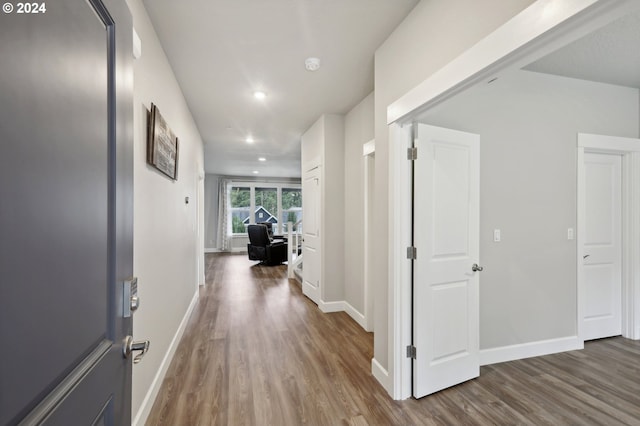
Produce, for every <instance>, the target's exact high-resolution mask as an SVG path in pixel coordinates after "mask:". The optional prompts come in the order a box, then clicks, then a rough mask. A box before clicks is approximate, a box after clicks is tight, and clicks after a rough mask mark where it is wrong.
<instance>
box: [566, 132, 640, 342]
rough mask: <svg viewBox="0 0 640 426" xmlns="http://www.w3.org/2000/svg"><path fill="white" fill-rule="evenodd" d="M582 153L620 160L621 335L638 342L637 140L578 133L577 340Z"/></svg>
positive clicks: (581, 277) (639, 221) (581, 283)
mask: <svg viewBox="0 0 640 426" xmlns="http://www.w3.org/2000/svg"><path fill="white" fill-rule="evenodd" d="M585 153H601V154H614V155H620V156H621V157H622V335H623V336H624V337H627V338H630V339H636V340H637V339H640V323H639V322H638V319H639V318H638V312H640V307H639V306H638V305H639V304H640V302H639V301H638V299H639V298H640V181H639V179H640V139H633V138H622V137H616V136H602V135H591V134H586V133H579V134H578V217H577V228H578V229H577V231H578V232H577V241H576V243H577V253H576V265H577V277H578V283H577V286H578V287H577V292H576V296H577V303H578V309H577V313H578V317H577V324H578V337H579V338H580V339H581V340H584V337H583V328H584V327H583V326H582V316H583V311H584V307H583V306H582V303H581V297H580V296H581V294H582V293H583V292H584V264H583V262H582V256H583V255H584V247H583V242H584V239H585V214H586V211H585V208H586V207H585V195H586V194H585V167H584V155H585Z"/></svg>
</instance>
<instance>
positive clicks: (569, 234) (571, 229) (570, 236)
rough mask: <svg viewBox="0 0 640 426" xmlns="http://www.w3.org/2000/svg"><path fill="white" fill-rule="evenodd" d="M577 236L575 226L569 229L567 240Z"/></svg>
mask: <svg viewBox="0 0 640 426" xmlns="http://www.w3.org/2000/svg"><path fill="white" fill-rule="evenodd" d="M574 238H575V233H574V232H573V228H569V229H567V240H573V239H574Z"/></svg>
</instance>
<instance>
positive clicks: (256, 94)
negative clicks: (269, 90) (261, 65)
mask: <svg viewBox="0 0 640 426" xmlns="http://www.w3.org/2000/svg"><path fill="white" fill-rule="evenodd" d="M253 97H254V98H256V99H264V98H266V97H267V94H266V93H264V92H261V91H259V90H258V91H256V92H253Z"/></svg>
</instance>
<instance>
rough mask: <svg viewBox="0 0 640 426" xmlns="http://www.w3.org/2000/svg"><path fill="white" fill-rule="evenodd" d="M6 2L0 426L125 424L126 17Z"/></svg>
mask: <svg viewBox="0 0 640 426" xmlns="http://www.w3.org/2000/svg"><path fill="white" fill-rule="evenodd" d="M2 3H4V6H3V11H2V12H0V147H1V149H0V280H1V281H0V425H6V424H9V425H12V424H19V423H23V424H48V425H66V426H70V425H91V424H98V425H128V424H130V423H131V360H130V359H129V360H127V359H125V358H124V357H123V354H122V341H123V339H124V337H125V336H126V335H129V334H131V328H132V324H131V318H130V317H129V318H124V317H123V309H124V298H123V282H124V281H125V280H127V279H128V278H129V277H130V276H131V275H132V273H133V270H132V268H133V264H132V259H133V255H132V238H133V237H132V235H133V232H132V217H133V215H132V205H133V200H132V193H133V188H132V185H133V180H132V172H133V162H132V120H133V113H132V111H133V110H132V72H133V71H132V57H131V28H132V23H131V16H130V13H129V10H128V8H127V6H126V4H125V1H124V0H88V1H84V0H54V1H48V2H44V1H42V2H38V3H30V4H29V6H28V7H27V6H25V5H27V3H24V4H22V5H21V4H19V3H17V2H15V1H13V0H3V1H2ZM7 5H9V6H7ZM41 5H44V7H43V6H41ZM36 6H37V7H36ZM20 12H22V13H20ZM27 12H30V13H27ZM34 12H37V13H34Z"/></svg>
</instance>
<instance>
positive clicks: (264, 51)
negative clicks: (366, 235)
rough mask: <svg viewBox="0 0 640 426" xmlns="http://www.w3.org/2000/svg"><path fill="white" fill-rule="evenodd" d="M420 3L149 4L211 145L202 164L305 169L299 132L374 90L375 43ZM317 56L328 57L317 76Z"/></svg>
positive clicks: (250, 0)
mask: <svg viewBox="0 0 640 426" xmlns="http://www.w3.org/2000/svg"><path fill="white" fill-rule="evenodd" d="M417 3H418V0H322V1H319V0H184V1H175V0H145V1H144V4H145V7H146V9H147V11H148V13H149V16H150V17H151V20H152V22H153V25H154V27H155V29H156V32H157V34H158V37H159V38H160V41H161V43H162V45H163V47H164V50H165V53H166V54H167V56H168V58H169V61H170V63H171V66H172V68H173V71H174V73H175V75H176V78H177V79H178V82H179V84H180V86H181V88H182V91H183V93H184V95H185V98H186V100H187V103H188V105H189V108H190V110H191V113H192V114H193V116H194V118H195V121H196V124H197V126H198V129H199V130H200V133H201V135H202V138H203V140H204V142H205V170H206V171H207V172H208V173H217V174H225V175H232V176H249V175H252V172H253V171H254V170H257V171H259V176H269V177H299V176H300V136H301V135H302V133H303V132H304V131H305V130H306V129H307V128H308V127H309V126H310V125H311V124H313V122H314V121H315V120H316V119H317V118H318V117H319V116H320V115H321V114H323V113H345V112H347V111H349V110H350V109H351V108H352V107H353V106H355V105H356V104H357V103H358V102H359V101H360V100H362V99H363V98H364V97H365V96H366V95H368V94H369V93H370V92H371V91H372V90H373V58H374V52H375V50H376V49H377V48H378V47H379V46H380V45H381V44H382V42H383V41H384V40H385V39H386V38H387V37H388V36H389V34H390V33H391V32H392V31H393V30H394V29H395V28H396V27H397V26H398V24H399V23H400V22H401V21H402V20H403V19H404V17H405V16H406V15H407V14H408V13H409V12H410V11H411V9H412V8H413V7H414V6H415V5H416V4H417ZM311 56H314V57H319V58H320V60H321V62H322V67H321V68H320V70H319V71H316V72H313V73H311V72H309V71H306V70H305V67H304V61H305V59H306V58H307V57H311ZM254 90H263V91H265V92H266V93H267V98H266V99H265V100H263V101H257V100H255V99H254V98H253V97H252V93H253V91H254ZM249 135H250V136H252V137H253V139H254V140H255V142H254V143H253V144H247V143H246V142H245V139H246V138H247V136H249ZM258 157H265V158H266V159H267V161H265V162H259V161H258V160H257V159H258Z"/></svg>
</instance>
